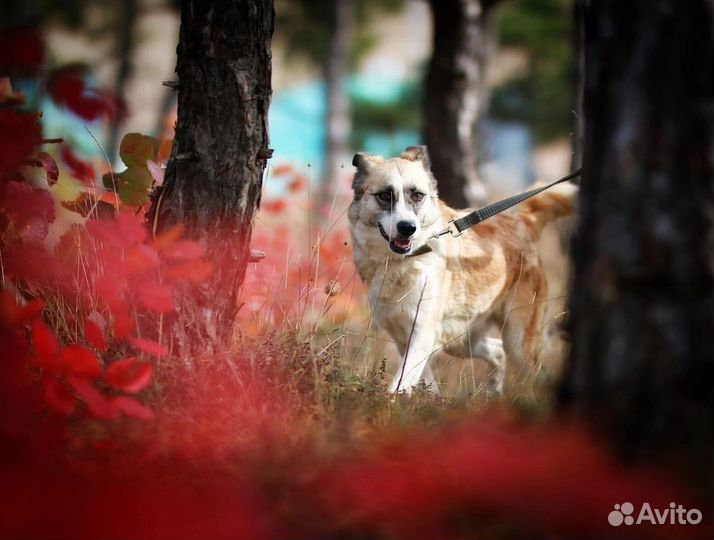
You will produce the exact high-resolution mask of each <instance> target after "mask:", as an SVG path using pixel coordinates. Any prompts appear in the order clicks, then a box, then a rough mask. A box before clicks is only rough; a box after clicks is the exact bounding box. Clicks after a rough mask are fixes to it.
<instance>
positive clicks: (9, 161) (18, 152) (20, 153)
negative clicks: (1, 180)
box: [0, 49, 42, 173]
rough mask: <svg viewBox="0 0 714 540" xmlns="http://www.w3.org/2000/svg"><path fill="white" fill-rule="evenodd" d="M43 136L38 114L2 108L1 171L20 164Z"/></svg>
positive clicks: (0, 133)
mask: <svg viewBox="0 0 714 540" xmlns="http://www.w3.org/2000/svg"><path fill="white" fill-rule="evenodd" d="M0 50H2V49H0ZM41 138H42V127H41V126H40V123H39V122H38V121H37V115H36V114H33V113H28V112H22V111H16V110H14V109H8V108H1V109H0V173H2V172H6V171H10V170H12V169H15V168H16V167H18V166H20V165H21V164H22V163H23V162H24V161H25V159H27V156H29V155H30V154H31V153H32V151H33V149H34V147H35V145H36V144H37V143H38V142H39V141H40V139H41Z"/></svg>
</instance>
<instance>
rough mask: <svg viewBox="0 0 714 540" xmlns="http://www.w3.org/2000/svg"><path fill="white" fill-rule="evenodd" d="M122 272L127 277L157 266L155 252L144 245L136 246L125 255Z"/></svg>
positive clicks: (157, 260) (157, 257)
mask: <svg viewBox="0 0 714 540" xmlns="http://www.w3.org/2000/svg"><path fill="white" fill-rule="evenodd" d="M124 261H125V264H124V265H123V266H124V267H123V268H122V270H123V271H124V274H125V275H127V276H129V275H132V274H137V273H140V272H145V271H146V270H150V269H152V268H156V267H157V266H158V265H159V255H158V253H156V250H155V249H154V248H152V247H151V246H147V245H146V244H137V245H135V246H133V247H132V248H131V249H129V251H128V252H127V253H126V256H125V259H124Z"/></svg>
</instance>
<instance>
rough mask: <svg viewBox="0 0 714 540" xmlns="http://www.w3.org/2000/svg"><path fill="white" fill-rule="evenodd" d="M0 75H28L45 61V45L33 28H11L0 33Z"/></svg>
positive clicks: (34, 71)
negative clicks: (0, 52) (0, 53)
mask: <svg viewBox="0 0 714 540" xmlns="http://www.w3.org/2000/svg"><path fill="white" fill-rule="evenodd" d="M0 51H2V55H0V73H6V74H7V73H9V74H13V75H17V74H22V75H30V74H33V73H36V72H37V70H38V69H40V66H41V65H42V62H43V61H44V59H45V44H44V42H43V40H42V35H41V34H40V32H39V31H38V30H36V29H34V28H13V29H11V30H5V31H3V32H0Z"/></svg>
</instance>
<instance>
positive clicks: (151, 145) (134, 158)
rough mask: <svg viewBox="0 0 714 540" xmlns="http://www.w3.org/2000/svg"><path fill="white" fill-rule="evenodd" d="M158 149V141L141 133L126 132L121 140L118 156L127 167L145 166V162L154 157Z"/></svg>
mask: <svg viewBox="0 0 714 540" xmlns="http://www.w3.org/2000/svg"><path fill="white" fill-rule="evenodd" d="M158 151H159V141H158V140H157V139H155V138H154V137H149V136H147V135H142V134H141V133H127V134H126V135H124V138H123V139H122V141H121V146H120V147H119V156H120V157H121V160H122V161H123V162H124V163H125V164H126V166H127V167H128V168H130V169H131V168H132V167H138V168H146V162H147V161H148V160H150V159H152V160H153V159H154V156H156V153H157V152H158Z"/></svg>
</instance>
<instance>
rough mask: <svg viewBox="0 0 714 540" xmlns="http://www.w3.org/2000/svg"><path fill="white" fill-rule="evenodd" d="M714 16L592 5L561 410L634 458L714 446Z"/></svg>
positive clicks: (682, 5)
mask: <svg viewBox="0 0 714 540" xmlns="http://www.w3.org/2000/svg"><path fill="white" fill-rule="evenodd" d="M713 42H714V19H713V15H712V5H711V3H710V2H708V1H707V0H691V1H689V2H679V1H677V0H631V1H629V2H621V1H618V0H600V1H598V2H590V3H589V4H588V5H587V7H586V8H585V62H586V63H585V92H584V112H585V118H586V121H587V122H586V125H585V148H584V156H583V166H584V174H583V178H582V193H581V222H580V227H579V231H578V235H577V237H576V240H575V245H574V248H575V249H574V259H575V281H574V286H573V294H572V301H571V317H572V318H571V326H572V353H571V361H570V365H569V368H568V370H567V372H566V374H565V378H564V382H563V386H562V395H561V397H562V403H563V405H564V406H565V407H566V408H568V409H570V410H572V411H574V412H576V413H579V414H580V415H582V416H585V417H586V418H589V419H590V420H592V421H593V422H594V423H596V424H597V425H599V426H600V427H601V428H603V429H604V430H606V431H607V432H609V433H610V434H611V435H613V436H614V440H615V441H616V442H617V443H618V444H619V446H620V448H621V449H622V450H623V451H624V452H626V453H627V454H629V455H635V456H640V457H642V456H662V455H665V454H668V453H669V452H672V453H674V455H676V456H677V457H678V461H680V462H682V461H685V462H686V461H687V460H686V459H684V458H687V457H688V458H689V463H690V464H691V463H699V464H700V465H701V464H704V465H705V466H704V467H702V470H701V473H702V474H705V475H706V476H708V477H709V482H711V456H712V444H713V440H714V418H713V416H714V268H713V254H714V243H713V239H714V157H713V153H712V148H714V131H713V129H714V128H713V126H714V82H713V81H714V79H713V78H712V66H714V48H713V47H712V43H713Z"/></svg>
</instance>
